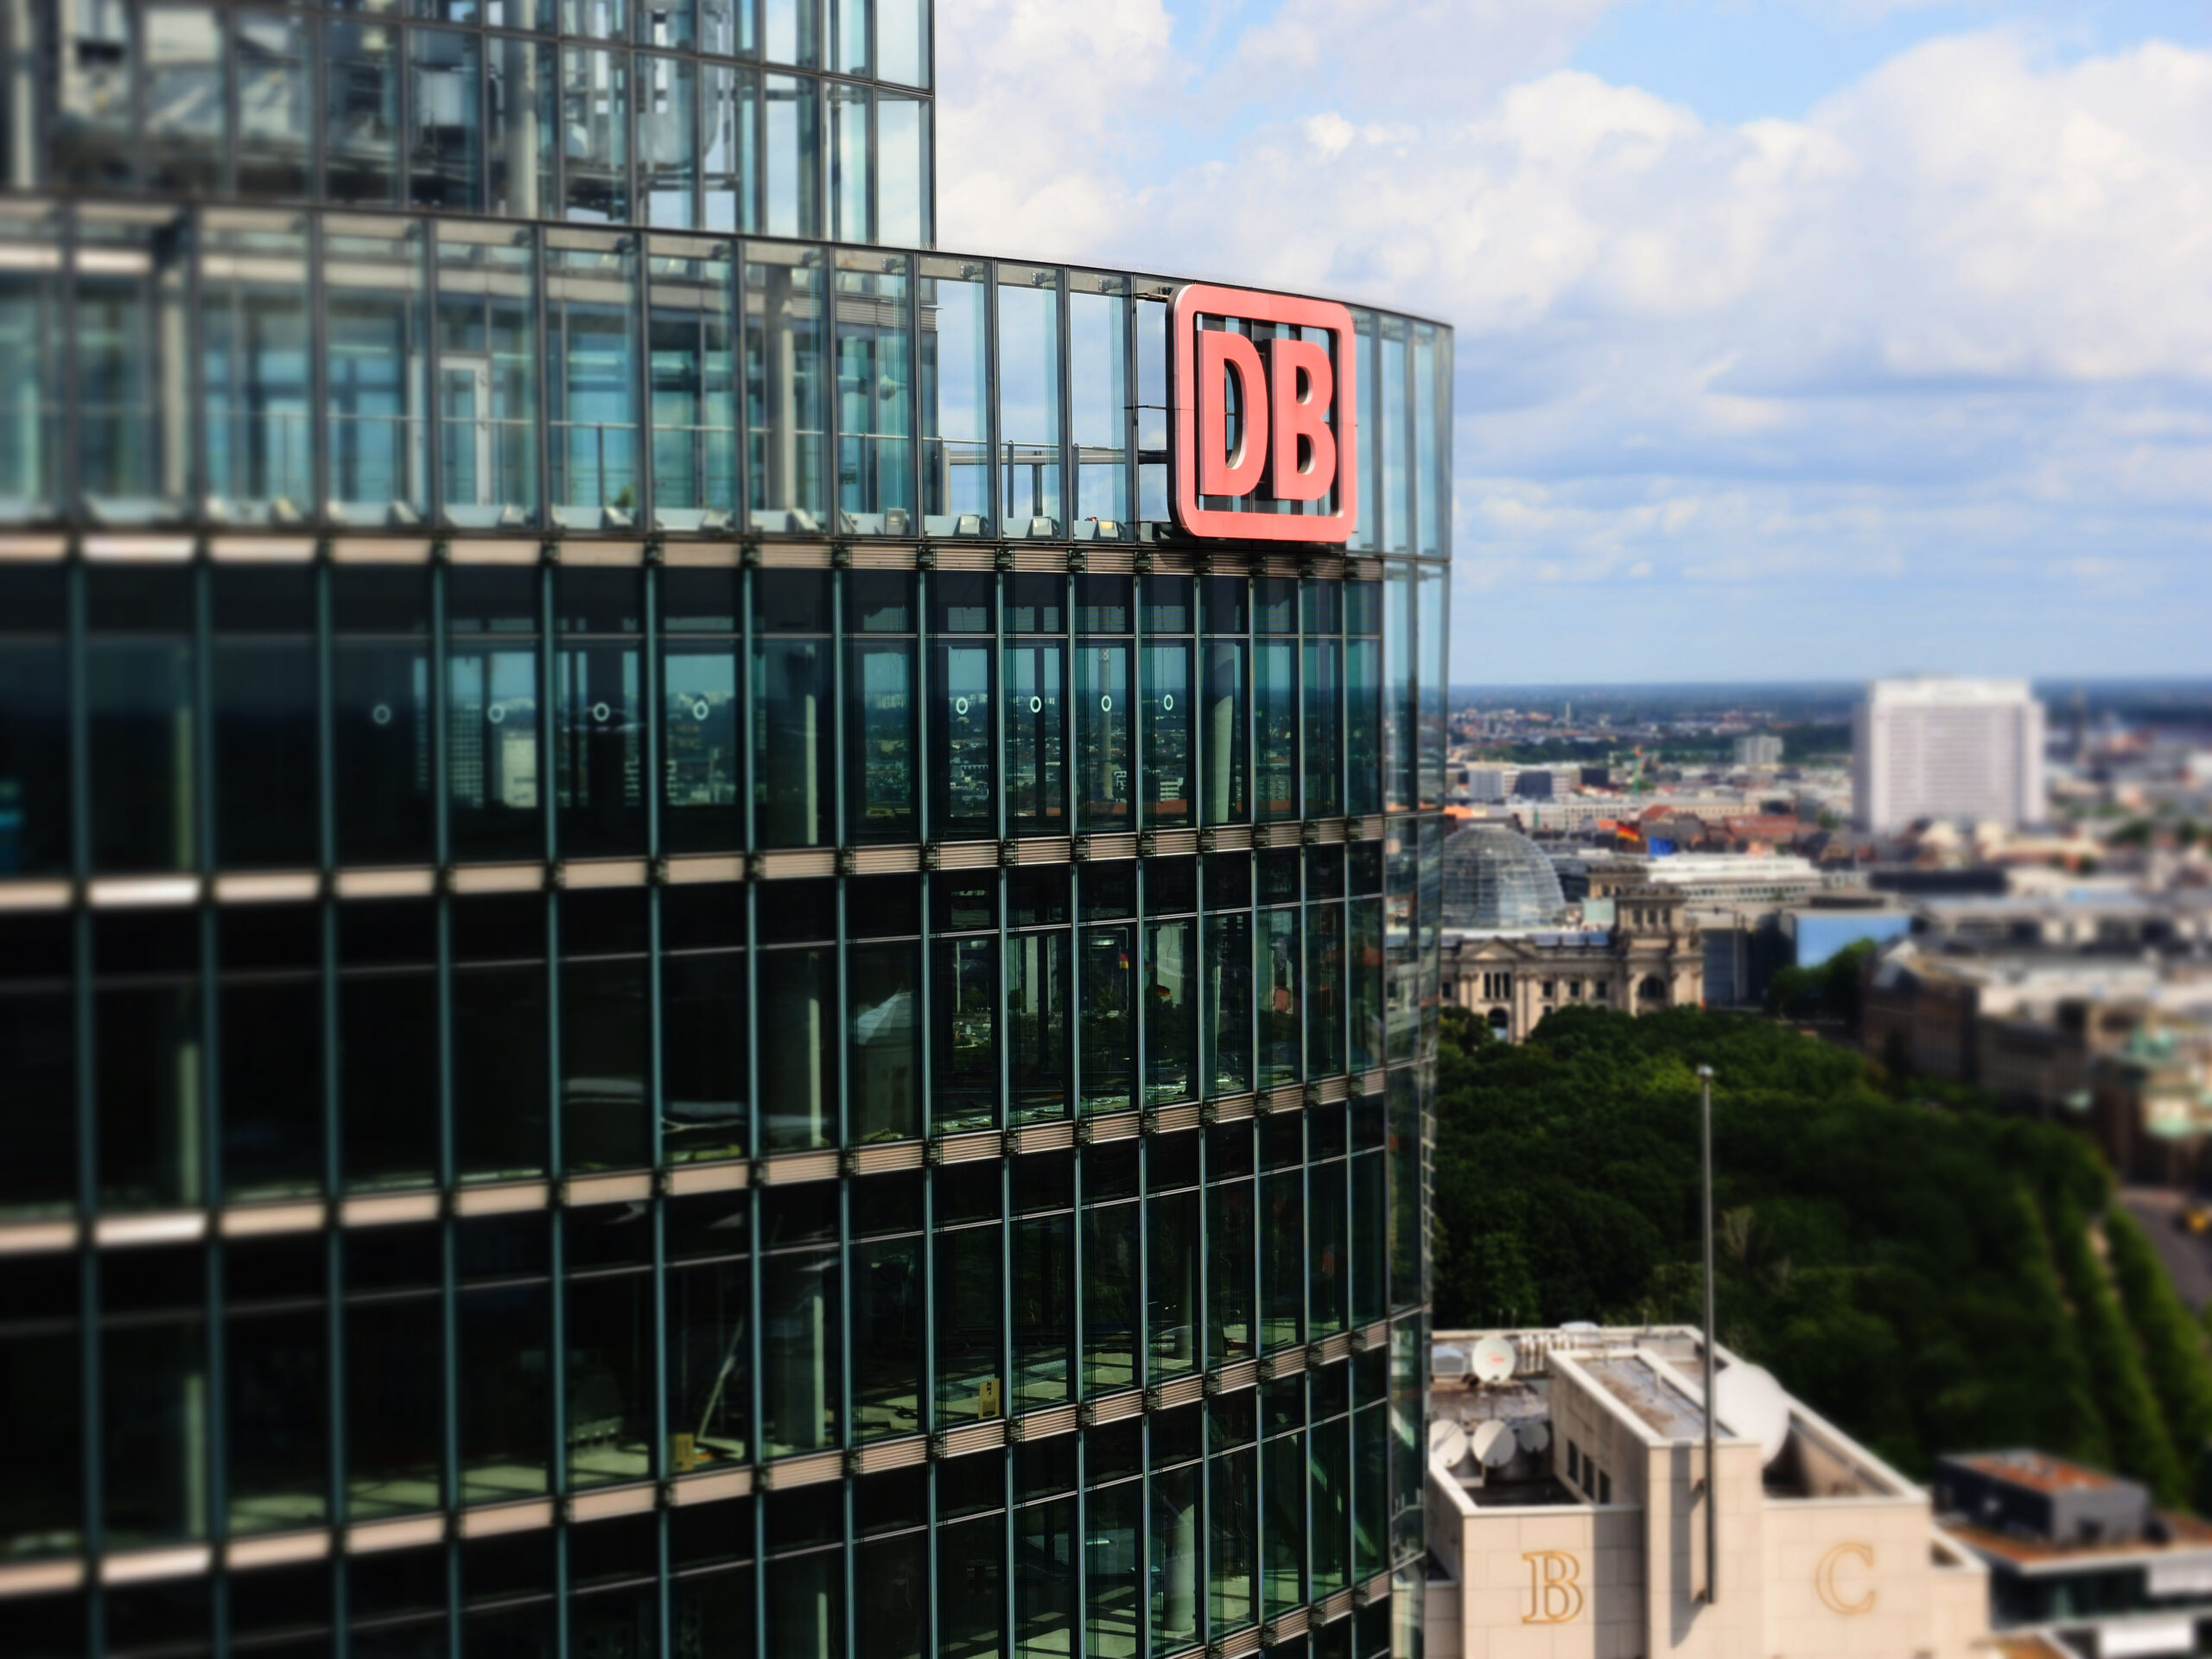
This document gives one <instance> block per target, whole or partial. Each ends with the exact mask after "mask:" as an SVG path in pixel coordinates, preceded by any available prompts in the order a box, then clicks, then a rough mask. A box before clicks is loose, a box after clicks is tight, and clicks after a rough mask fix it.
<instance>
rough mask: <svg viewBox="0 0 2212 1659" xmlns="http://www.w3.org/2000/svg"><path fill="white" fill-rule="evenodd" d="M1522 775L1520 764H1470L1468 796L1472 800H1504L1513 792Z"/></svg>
mask: <svg viewBox="0 0 2212 1659" xmlns="http://www.w3.org/2000/svg"><path fill="white" fill-rule="evenodd" d="M1520 775H1521V768H1520V767H1518V766H1470V767H1468V768H1467V798H1468V799H1469V800H1471V801H1502V800H1504V799H1505V798H1507V797H1509V796H1510V795H1511V794H1512V793H1513V785H1514V782H1515V780H1516V779H1518V778H1519V777H1520Z"/></svg>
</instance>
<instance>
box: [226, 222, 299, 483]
mask: <svg viewBox="0 0 2212 1659" xmlns="http://www.w3.org/2000/svg"><path fill="white" fill-rule="evenodd" d="M202 238H203V239H202V242H201V245H200V374H201V378H202V381H203V383H204V385H205V386H206V388H207V394H206V403H205V405H204V410H205V421H204V423H203V430H204V441H205V442H206V444H207V489H208V493H209V494H210V496H211V497H212V498H213V499H211V500H210V502H209V503H208V506H209V511H210V512H211V513H212V514H213V516H214V517H216V518H238V519H243V520H246V521H249V522H262V521H274V522H276V523H277V524H298V523H300V522H301V521H302V519H304V518H307V517H308V515H309V514H310V513H311V512H313V511H314V507H315V422H314V419H313V417H312V416H311V415H310V414H309V412H308V411H309V407H310V406H309V404H308V260H307V226H306V224H305V222H304V221H303V220H300V219H285V218H278V219H262V218H260V217H259V216H258V215H255V216H253V217H251V218H247V219H236V220H232V221H229V222H227V223H226V224H223V225H220V226H218V225H215V224H209V225H207V226H206V227H205V229H204V230H203V232H202Z"/></svg>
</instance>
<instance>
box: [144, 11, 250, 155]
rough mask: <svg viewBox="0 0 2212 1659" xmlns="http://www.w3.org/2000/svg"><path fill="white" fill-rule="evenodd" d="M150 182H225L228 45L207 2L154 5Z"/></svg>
mask: <svg viewBox="0 0 2212 1659" xmlns="http://www.w3.org/2000/svg"><path fill="white" fill-rule="evenodd" d="M140 15H141V16H142V17H143V20H144V22H143V29H144V41H145V52H146V159H147V162H148V169H147V179H146V181H147V183H149V185H151V186H152V187H153V188H155V189H156V190H173V191H176V192H178V193H180V194H186V195H210V194H214V193H215V192H216V191H218V190H219V189H220V188H222V182H223V179H222V174H223V136H224V127H225V125H226V121H225V118H224V111H225V108H226V103H227V99H226V98H225V95H224V93H225V88H224V85H223V79H224V70H225V67H226V66H225V63H224V60H225V58H226V56H228V54H227V53H226V51H225V49H224V46H225V42H224V39H223V36H224V33H225V31H224V29H223V24H222V20H221V19H220V18H219V16H218V15H217V14H216V13H215V12H214V11H213V10H211V9H209V8H207V7H201V6H148V7H146V8H144V10H143V11H142V12H141V14H140Z"/></svg>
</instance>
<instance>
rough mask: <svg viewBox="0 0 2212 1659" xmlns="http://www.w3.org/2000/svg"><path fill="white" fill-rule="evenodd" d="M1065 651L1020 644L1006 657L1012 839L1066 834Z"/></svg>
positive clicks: (1048, 645) (1054, 642) (1056, 644)
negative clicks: (1064, 761)
mask: <svg viewBox="0 0 2212 1659" xmlns="http://www.w3.org/2000/svg"><path fill="white" fill-rule="evenodd" d="M1066 651H1067V647H1066V646H1065V645H1063V644H1061V643H1060V642H1058V640H1052V641H1049V642H1047V641H1043V640H1039V641H1033V642H1032V641H1024V642H1023V643H1021V644H1020V645H1009V646H1007V651H1006V677H1007V708H1006V743H1007V749H1006V790H1007V799H1006V816H1007V827H1008V828H1009V829H1012V830H1014V833H1016V834H1023V833H1027V834H1032V835H1034V834H1039V833H1043V832H1047V831H1052V830H1059V831H1062V832H1065V830H1066V829H1067V827H1068V824H1067V784H1066V772H1065V768H1064V766H1063V765H1062V755H1061V746H1062V721H1063V718H1064V710H1063V709H1062V706H1061V692H1060V688H1061V684H1062V678H1063V664H1064V663H1065V656H1066Z"/></svg>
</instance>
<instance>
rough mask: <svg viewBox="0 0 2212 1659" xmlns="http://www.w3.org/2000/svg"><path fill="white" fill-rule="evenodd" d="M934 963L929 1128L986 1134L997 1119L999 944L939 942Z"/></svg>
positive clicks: (986, 941) (985, 940)
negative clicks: (967, 1130) (930, 1114)
mask: <svg viewBox="0 0 2212 1659" xmlns="http://www.w3.org/2000/svg"><path fill="white" fill-rule="evenodd" d="M934 962H935V968H934V972H933V978H932V983H931V1008H932V1019H933V1021H934V1026H935V1030H934V1032H933V1033H932V1036H933V1041H932V1045H931V1067H932V1070H933V1071H934V1072H935V1076H934V1077H933V1078H932V1079H931V1090H930V1097H931V1111H932V1113H933V1114H934V1118H933V1121H932V1122H931V1128H932V1129H934V1130H936V1131H938V1132H939V1133H951V1132H955V1131H957V1130H962V1129H980V1128H990V1127H991V1126H992V1125H993V1124H994V1123H995V1122H996V1121H997V1116H998V1111H997V1109H998V1095H999V1068H998V940H997V939H996V938H973V939H945V940H942V941H940V942H939V943H938V944H937V945H936V947H935V954H934Z"/></svg>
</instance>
